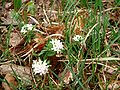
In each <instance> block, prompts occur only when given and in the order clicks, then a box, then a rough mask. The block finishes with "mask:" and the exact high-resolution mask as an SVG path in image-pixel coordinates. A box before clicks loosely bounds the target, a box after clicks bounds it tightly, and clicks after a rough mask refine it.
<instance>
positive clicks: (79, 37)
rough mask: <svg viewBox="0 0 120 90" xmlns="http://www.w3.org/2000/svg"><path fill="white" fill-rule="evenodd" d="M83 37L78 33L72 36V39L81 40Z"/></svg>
mask: <svg viewBox="0 0 120 90" xmlns="http://www.w3.org/2000/svg"><path fill="white" fill-rule="evenodd" d="M82 39H83V38H82V36H80V35H75V36H74V37H73V40H74V41H80V40H82Z"/></svg>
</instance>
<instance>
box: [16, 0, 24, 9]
mask: <svg viewBox="0 0 120 90" xmlns="http://www.w3.org/2000/svg"><path fill="white" fill-rule="evenodd" d="M21 6H22V0H14V9H15V11H18V10H19V9H20V7H21Z"/></svg>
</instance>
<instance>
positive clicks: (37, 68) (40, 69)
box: [32, 59, 50, 75]
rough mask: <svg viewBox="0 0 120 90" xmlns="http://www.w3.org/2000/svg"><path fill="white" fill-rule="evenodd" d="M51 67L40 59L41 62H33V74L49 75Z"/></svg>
mask: <svg viewBox="0 0 120 90" xmlns="http://www.w3.org/2000/svg"><path fill="white" fill-rule="evenodd" d="M49 66H50V65H48V64H47V62H46V60H45V61H42V60H41V59H39V61H37V60H33V64H32V68H33V72H35V74H40V75H44V74H46V73H48V67H49Z"/></svg>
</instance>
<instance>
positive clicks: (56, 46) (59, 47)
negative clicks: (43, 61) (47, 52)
mask: <svg viewBox="0 0 120 90" xmlns="http://www.w3.org/2000/svg"><path fill="white" fill-rule="evenodd" d="M50 43H51V44H52V46H53V47H52V48H51V50H53V51H56V52H57V53H60V52H61V50H63V49H64V46H63V44H62V42H61V41H60V40H58V39H52V40H51V41H50Z"/></svg>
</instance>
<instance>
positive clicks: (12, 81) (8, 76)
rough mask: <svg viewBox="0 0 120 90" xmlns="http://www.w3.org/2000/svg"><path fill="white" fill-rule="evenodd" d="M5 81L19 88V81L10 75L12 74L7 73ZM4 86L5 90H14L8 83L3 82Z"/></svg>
mask: <svg viewBox="0 0 120 90" xmlns="http://www.w3.org/2000/svg"><path fill="white" fill-rule="evenodd" d="M5 79H6V80H7V82H8V83H9V84H12V85H14V86H17V81H16V79H15V78H14V77H13V76H12V75H11V74H10V73H7V74H6V76H5ZM2 86H3V88H4V89H5V90H13V88H12V87H10V86H9V85H8V84H7V83H6V82H2Z"/></svg>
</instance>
